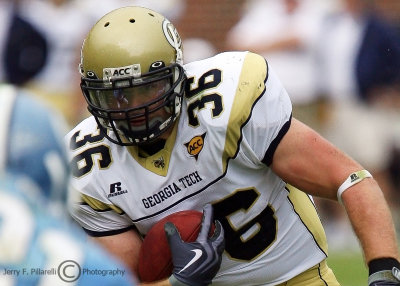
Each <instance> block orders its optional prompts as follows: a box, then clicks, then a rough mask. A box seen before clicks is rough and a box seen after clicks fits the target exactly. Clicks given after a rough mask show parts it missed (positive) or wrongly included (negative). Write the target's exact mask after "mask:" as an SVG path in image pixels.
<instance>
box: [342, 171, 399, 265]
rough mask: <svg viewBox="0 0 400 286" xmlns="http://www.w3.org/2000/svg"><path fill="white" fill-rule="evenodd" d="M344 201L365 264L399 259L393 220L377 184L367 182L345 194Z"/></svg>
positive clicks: (373, 181)
mask: <svg viewBox="0 0 400 286" xmlns="http://www.w3.org/2000/svg"><path fill="white" fill-rule="evenodd" d="M342 200H343V204H344V206H345V208H346V211H347V213H348V217H349V219H350V222H351V224H352V226H353V229H354V231H355V233H356V235H357V237H358V239H359V240H360V243H361V246H362V249H363V251H364V256H365V260H366V263H368V262H369V261H371V260H372V259H376V258H383V257H393V258H395V259H399V254H398V249H397V240H396V233H395V228H394V225H393V220H392V216H391V213H390V210H389V207H388V205H387V203H386V201H385V198H384V196H383V193H382V191H381V190H380V188H379V186H378V184H377V183H376V181H375V180H374V179H372V178H368V179H364V180H363V181H361V182H360V183H358V184H356V185H354V186H352V187H351V188H349V189H348V190H347V191H345V192H344V193H343V195H342Z"/></svg>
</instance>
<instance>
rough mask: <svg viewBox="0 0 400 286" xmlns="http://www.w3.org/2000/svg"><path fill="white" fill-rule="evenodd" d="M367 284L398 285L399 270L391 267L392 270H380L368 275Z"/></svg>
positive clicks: (399, 282) (370, 285)
mask: <svg viewBox="0 0 400 286" xmlns="http://www.w3.org/2000/svg"><path fill="white" fill-rule="evenodd" d="M368 285H369V286H400V270H399V269H398V268H397V267H393V268H392V270H381V271H378V272H375V273H372V274H371V275H369V278H368Z"/></svg>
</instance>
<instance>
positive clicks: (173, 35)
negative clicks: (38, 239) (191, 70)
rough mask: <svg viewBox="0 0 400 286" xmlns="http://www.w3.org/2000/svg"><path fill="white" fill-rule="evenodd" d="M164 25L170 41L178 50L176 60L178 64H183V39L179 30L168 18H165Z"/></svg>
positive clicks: (166, 36) (166, 35)
mask: <svg viewBox="0 0 400 286" xmlns="http://www.w3.org/2000/svg"><path fill="white" fill-rule="evenodd" d="M162 27H163V32H164V35H165V38H166V39H167V41H168V43H169V44H170V45H171V46H172V47H173V48H174V49H175V50H176V62H177V63H178V64H183V51H182V39H181V37H180V36H179V34H178V31H177V30H176V28H175V27H174V25H172V23H171V22H170V21H169V20H167V19H164V21H163V26H162Z"/></svg>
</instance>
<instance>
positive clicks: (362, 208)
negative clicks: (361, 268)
mask: <svg viewBox="0 0 400 286" xmlns="http://www.w3.org/2000/svg"><path fill="white" fill-rule="evenodd" d="M80 72H81V76H82V82H81V87H82V91H83V95H84V97H85V98H86V100H87V103H88V109H89V111H90V112H91V114H92V115H93V116H91V117H89V118H87V119H85V120H84V121H82V122H81V123H80V124H79V125H77V126H76V127H75V128H74V129H73V130H71V131H70V132H69V134H68V135H67V136H66V145H67V149H68V150H69V158H70V162H71V166H72V176H73V178H72V181H71V184H72V188H73V189H74V190H75V191H76V192H77V194H79V195H78V196H77V197H79V199H77V200H76V201H75V202H74V203H73V205H72V208H71V212H72V216H73V217H74V218H75V219H76V220H77V221H78V222H79V224H80V225H81V226H82V227H83V228H84V229H85V230H86V232H87V233H89V234H90V235H91V236H93V237H94V238H95V239H96V240H97V241H98V242H100V243H101V244H103V245H104V246H105V247H106V248H107V249H109V250H110V251H111V252H113V253H114V254H115V255H117V256H119V257H120V258H121V259H122V260H123V261H125V263H126V264H127V265H129V267H130V268H131V269H132V270H134V271H136V269H137V263H138V252H139V248H140V243H141V237H143V236H145V235H146V232H147V231H148V230H149V229H150V228H151V227H152V225H154V223H155V222H157V221H158V220H160V219H162V218H163V217H165V216H167V215H169V214H171V213H174V212H177V211H180V210H187V209H193V210H202V208H203V206H205V205H206V206H207V205H208V204H211V205H212V210H213V212H214V217H215V219H216V220H217V221H218V222H220V223H221V225H222V227H223V231H222V229H220V231H219V234H218V235H217V238H216V237H213V238H209V239H208V240H207V239H202V240H201V242H198V243H196V244H185V243H182V242H180V241H179V236H178V235H177V233H176V230H175V229H174V227H173V226H171V225H168V226H167V227H166V233H167V236H168V238H169V242H170V246H171V250H172V256H173V262H174V270H173V273H172V275H171V276H170V277H169V278H168V279H165V280H161V281H155V282H153V284H152V283H150V284H149V285H208V284H210V283H212V284H213V285H230V286H232V285H241V286H243V285H297V286H299V285H300V286H303V285H307V286H310V285H311V286H317V285H330V286H333V285H339V283H338V282H337V280H336V278H335V276H334V274H333V273H332V271H331V269H330V268H329V267H328V265H327V263H326V258H327V257H328V251H327V243H326V237H325V234H324V231H323V228H322V225H321V222H320V220H319V217H318V214H317V212H316V209H315V206H314V204H313V200H312V199H311V197H310V196H311V195H312V196H319V197H323V198H327V199H332V200H339V201H341V203H342V204H343V206H344V207H345V208H346V210H347V213H348V216H349V219H350V221H351V223H352V226H353V228H354V230H355V232H356V234H357V236H358V238H359V240H360V242H361V246H362V248H363V251H364V255H365V260H366V263H367V264H368V266H369V271H370V281H369V284H370V285H371V286H372V285H398V284H399V283H400V282H399V280H400V279H399V262H398V259H399V256H398V251H397V245H396V244H397V242H396V238H395V231H394V226H393V223H392V218H391V215H390V211H389V209H388V206H387V204H386V202H385V199H384V197H383V195H382V192H381V190H380V188H379V186H378V185H377V183H376V181H375V180H374V179H373V178H372V176H371V174H370V173H369V172H368V171H366V170H364V169H363V167H362V166H361V165H360V164H359V163H357V162H355V161H354V160H352V159H351V158H350V157H349V156H347V155H345V154H344V153H343V152H341V151H340V150H338V149H337V148H335V147H334V146H333V145H332V144H330V143H329V142H327V141H326V140H324V139H323V138H321V136H319V135H318V134H317V133H316V132H314V131H313V130H312V129H310V128H309V127H307V126H305V125H304V124H303V123H301V122H299V121H298V120H296V119H295V118H293V117H292V106H291V102H290V99H289V96H288V94H287V92H286V91H285V89H284V87H283V86H282V85H281V83H280V81H279V79H278V78H277V76H276V74H275V73H274V70H273V69H272V68H271V67H270V66H269V65H268V63H267V61H266V60H265V59H264V58H262V57H261V56H259V55H257V54H254V53H251V52H226V53H221V54H218V55H216V56H214V57H211V58H208V59H205V60H202V61H198V62H193V63H189V64H185V65H183V51H182V41H181V38H180V37H179V34H178V32H177V31H176V29H175V28H174V26H173V25H172V24H171V22H169V21H168V20H167V19H165V18H164V17H163V16H162V15H160V14H158V13H157V12H155V11H152V10H149V9H146V8H141V7H125V8H120V9H117V10H114V11H112V12H110V13H108V14H107V15H105V16H104V17H102V18H101V19H100V20H99V21H98V22H97V23H96V24H95V25H94V26H93V28H92V29H91V31H90V33H89V34H88V36H87V38H86V40H85V41H84V43H83V46H82V51H81V64H80ZM299 76H301V75H299ZM353 124H354V125H355V128H357V126H356V125H357V124H358V123H357V122H354V123H353ZM345 140H347V138H346V139H345ZM289 184H290V185H289ZM299 189H300V190H303V191H304V192H302V191H299ZM204 217H205V219H204V221H208V222H209V221H210V219H211V218H212V211H210V210H209V208H208V207H206V208H205V210H204ZM207 225H209V223H208V224H207ZM205 227H206V226H205ZM222 234H224V237H225V241H223V240H222V239H221V237H219V236H220V235H222ZM224 243H225V249H224V251H223V254H222V262H221V264H220V263H219V261H220V260H219V259H216V256H218V255H220V253H221V252H222V251H221V249H222V248H223V246H224ZM196 249H198V250H200V253H201V255H200V256H199V255H198V253H199V251H198V250H196ZM193 251H194V252H193ZM194 253H195V254H196V255H194ZM210 253H211V254H210ZM199 257H200V258H199ZM216 270H218V271H216ZM210 277H211V278H212V281H211V279H210ZM378 281H379V282H378ZM390 283H392V284H390Z"/></svg>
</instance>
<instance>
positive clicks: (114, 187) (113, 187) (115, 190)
mask: <svg viewBox="0 0 400 286" xmlns="http://www.w3.org/2000/svg"><path fill="white" fill-rule="evenodd" d="M121 185H122V183H121V182H116V183H114V184H110V193H109V194H108V196H107V197H108V198H111V197H115V196H119V195H123V194H126V193H127V192H128V191H127V190H122V187H121Z"/></svg>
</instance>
